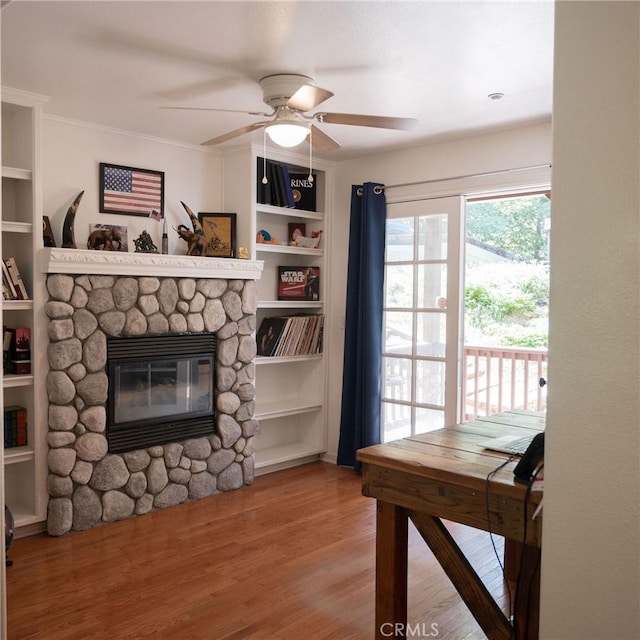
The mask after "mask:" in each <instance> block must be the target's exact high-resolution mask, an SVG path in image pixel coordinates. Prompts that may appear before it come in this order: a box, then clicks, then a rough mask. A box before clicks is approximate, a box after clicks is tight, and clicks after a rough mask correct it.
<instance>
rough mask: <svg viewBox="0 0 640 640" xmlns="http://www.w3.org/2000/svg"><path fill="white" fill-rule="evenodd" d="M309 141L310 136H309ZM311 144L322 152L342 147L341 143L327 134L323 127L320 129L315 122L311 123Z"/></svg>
mask: <svg viewBox="0 0 640 640" xmlns="http://www.w3.org/2000/svg"><path fill="white" fill-rule="evenodd" d="M308 141H309V138H308V137H307V142H308ZM311 144H312V145H313V148H314V149H315V150H316V151H318V152H320V153H326V152H329V151H337V150H338V149H340V145H339V144H338V143H337V142H336V141H335V140H334V139H333V138H332V137H331V136H330V135H328V134H326V133H325V132H324V131H323V130H322V129H318V127H316V126H315V125H314V124H312V125H311Z"/></svg>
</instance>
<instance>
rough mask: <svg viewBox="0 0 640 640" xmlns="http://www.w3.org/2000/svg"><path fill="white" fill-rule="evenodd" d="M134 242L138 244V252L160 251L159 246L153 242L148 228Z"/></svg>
mask: <svg viewBox="0 0 640 640" xmlns="http://www.w3.org/2000/svg"><path fill="white" fill-rule="evenodd" d="M133 244H135V245H136V253H158V247H156V245H155V244H153V240H152V239H151V236H150V235H149V234H148V233H147V231H146V229H145V230H144V231H143V232H142V233H141V234H140V235H139V236H138V237H137V238H136V239H135V240H134V241H133Z"/></svg>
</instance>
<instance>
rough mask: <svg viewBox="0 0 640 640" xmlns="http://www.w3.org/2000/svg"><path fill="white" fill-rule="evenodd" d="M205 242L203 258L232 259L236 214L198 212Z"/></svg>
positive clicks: (233, 255) (234, 251)
mask: <svg viewBox="0 0 640 640" xmlns="http://www.w3.org/2000/svg"><path fill="white" fill-rule="evenodd" d="M198 221H199V222H200V224H201V225H202V231H203V232H204V237H205V238H206V240H207V247H206V251H205V256H208V257H210V258H234V257H235V255H236V214H235V213H207V212H198Z"/></svg>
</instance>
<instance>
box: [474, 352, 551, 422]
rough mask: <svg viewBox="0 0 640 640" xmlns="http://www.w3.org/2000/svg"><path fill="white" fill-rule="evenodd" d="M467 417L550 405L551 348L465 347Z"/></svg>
mask: <svg viewBox="0 0 640 640" xmlns="http://www.w3.org/2000/svg"><path fill="white" fill-rule="evenodd" d="M462 371H463V376H462V397H463V399H464V408H463V413H464V415H463V419H464V420H473V419H474V418H476V417H477V416H488V415H491V414H492V413H498V412H500V411H505V410H507V409H529V410H535V411H543V410H544V409H546V405H547V389H546V386H543V387H541V386H540V384H539V381H540V378H545V379H546V376H547V350H546V349H522V348H519V347H472V346H466V345H465V347H464V360H463V367H462Z"/></svg>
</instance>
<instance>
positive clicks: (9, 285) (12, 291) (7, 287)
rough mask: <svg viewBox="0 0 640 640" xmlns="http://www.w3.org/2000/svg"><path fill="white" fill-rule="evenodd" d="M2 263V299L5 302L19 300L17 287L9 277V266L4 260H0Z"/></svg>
mask: <svg viewBox="0 0 640 640" xmlns="http://www.w3.org/2000/svg"><path fill="white" fill-rule="evenodd" d="M0 262H1V263H2V297H3V298H4V299H5V300H17V299H18V293H17V291H16V287H15V285H14V284H13V280H12V279H11V276H10V275H9V269H7V265H6V263H5V261H4V260H0Z"/></svg>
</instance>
